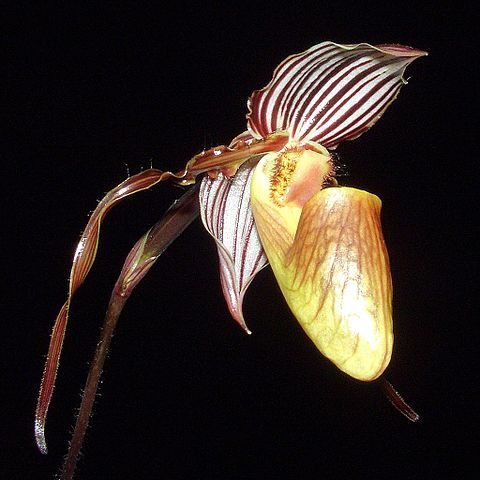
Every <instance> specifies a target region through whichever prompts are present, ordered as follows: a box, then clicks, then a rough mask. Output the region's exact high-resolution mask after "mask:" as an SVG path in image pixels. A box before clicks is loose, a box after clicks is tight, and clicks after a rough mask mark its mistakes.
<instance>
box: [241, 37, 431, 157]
mask: <svg viewBox="0 0 480 480" xmlns="http://www.w3.org/2000/svg"><path fill="white" fill-rule="evenodd" d="M423 55H426V52H423V51H421V50H415V49H413V48H410V47H405V46H402V45H378V46H372V45H368V44H366V43H360V44H358V45H339V44H336V43H333V42H323V43H320V44H318V45H316V46H314V47H312V48H310V49H308V50H307V51H305V52H303V53H299V54H296V55H291V56H290V57H288V58H287V59H285V60H284V61H283V62H282V63H281V64H280V65H279V66H278V67H277V68H276V70H275V71H274V74H273V78H272V80H271V81H270V83H269V84H268V85H267V86H266V87H264V88H263V89H261V90H256V91H254V92H253V94H252V95H251V97H250V99H249V102H248V108H249V113H248V115H247V119H248V128H249V130H250V131H251V133H252V134H253V136H254V137H256V138H263V137H265V136H267V135H268V134H269V133H271V132H275V131H276V130H287V131H289V132H290V135H291V137H292V139H293V140H296V141H297V142H300V143H305V142H308V141H312V140H313V141H315V142H318V143H320V144H322V145H323V146H324V147H326V148H335V147H336V146H337V145H338V144H339V143H340V142H341V141H343V140H352V139H354V138H356V137H358V136H359V135H361V134H362V133H363V132H364V131H365V130H368V129H369V128H370V127H371V126H372V125H373V124H374V123H375V122H376V121H377V120H378V119H379V118H380V116H381V115H382V114H383V112H384V111H385V109H386V108H387V107H388V105H390V103H392V101H393V100H394V99H395V97H396V96H397V94H398V92H399V90H400V88H401V86H402V85H403V84H405V83H406V81H405V79H404V78H403V77H402V75H403V73H404V71H405V68H406V67H407V66H408V65H409V64H410V63H411V62H413V61H414V60H415V59H416V58H418V57H421V56H423Z"/></svg>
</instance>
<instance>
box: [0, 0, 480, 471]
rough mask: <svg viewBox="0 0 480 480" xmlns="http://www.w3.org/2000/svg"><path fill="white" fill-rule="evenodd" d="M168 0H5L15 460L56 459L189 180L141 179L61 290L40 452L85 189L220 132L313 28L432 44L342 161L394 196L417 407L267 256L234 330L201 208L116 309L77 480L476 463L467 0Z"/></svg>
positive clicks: (87, 196)
mask: <svg viewBox="0 0 480 480" xmlns="http://www.w3.org/2000/svg"><path fill="white" fill-rule="evenodd" d="M119 3H120V2H119ZM175 5H176V6H175V7H173V6H171V8H169V7H167V6H164V7H163V8H159V7H157V8H154V7H145V6H139V5H138V4H137V3H136V2H132V3H126V2H122V6H118V4H117V3H116V2H113V3H110V2H103V3H102V6H92V7H89V6H86V4H83V5H82V6H78V7H71V6H70V7H66V6H65V4H58V5H56V6H51V7H50V8H49V9H48V10H47V9H45V8H44V7H43V6H39V7H35V8H34V9H32V8H31V7H27V4H25V5H22V4H16V6H15V8H14V9H13V8H12V9H11V11H9V12H8V14H9V15H8V16H7V21H6V22H5V23H6V29H7V33H8V34H7V35H6V36H5V41H4V42H3V45H4V46H5V47H6V53H7V61H6V63H5V65H6V68H7V69H6V74H5V76H4V78H6V81H7V90H6V92H7V98H6V102H5V106H6V109H5V110H4V113H5V116H4V119H5V120H6V122H5V125H6V127H7V128H6V129H5V132H6V139H7V140H6V142H4V143H5V144H6V146H7V147H8V148H7V150H6V153H5V156H4V158H5V159H6V161H5V162H4V166H3V167H2V168H3V186H4V188H3V189H2V190H3V191H2V193H4V195H5V196H4V200H3V202H2V204H3V205H2V206H3V207H4V214H3V220H2V223H3V229H2V230H3V235H2V236H3V239H4V241H2V243H3V244H4V246H3V253H4V255H3V256H2V257H3V261H2V263H3V272H4V275H3V277H4V278H3V282H2V283H3V284H4V287H3V288H2V290H3V293H4V295H2V296H3V300H2V304H3V305H2V306H3V308H4V310H5V311H4V313H3V315H2V326H3V328H2V338H3V342H2V343H3V347H2V353H3V354H5V358H4V359H2V361H3V365H2V372H3V373H2V408H1V415H2V420H1V422H2V428H1V434H0V435H1V436H0V440H1V445H0V455H1V457H2V458H1V465H0V469H1V470H3V472H2V473H3V475H2V476H3V477H4V478H9V479H25V478H39V479H49V478H53V476H54V474H55V472H56V471H57V469H58V466H59V465H60V463H61V459H62V455H63V454H64V453H65V451H66V447H67V441H68V434H69V431H70V430H71V426H72V425H73V421H74V412H75V409H76V408H77V407H78V404H79V392H80V389H81V387H82V386H83V383H84V380H85V377H86V373H87V370H88V362H89V359H90V357H91V354H92V352H93V349H94V346H95V342H96V336H97V332H98V328H99V325H100V323H101V320H102V317H103V313H104V311H105V308H106V304H107V301H108V297H109V292H110V288H111V286H112V285H113V283H114V281H115V279H116V275H117V274H118V272H119V270H120V268H121V266H122V263H123V259H124V257H125V255H126V254H127V253H128V251H129V249H130V246H131V245H132V244H133V242H134V241H135V240H136V239H137V238H138V237H139V236H140V235H141V234H142V233H143V232H144V231H145V230H146V229H147V228H148V227H149V226H150V225H151V224H153V223H154V222H155V221H157V220H158V218H159V217H160V215H161V214H162V212H163V211H164V210H165V209H166V208H167V207H168V205H169V204H170V202H171V201H172V200H173V199H174V198H177V197H178V196H179V194H180V191H179V189H178V188H177V187H173V186H169V185H162V186H160V187H156V188H154V189H153V190H152V191H149V192H144V193H141V194H138V195H136V196H135V197H132V198H130V199H128V200H127V201H125V202H124V203H123V204H122V205H121V206H119V207H117V208H116V209H115V210H113V211H112V213H111V215H110V216H109V218H108V220H107V221H106V222H105V224H104V227H102V238H101V245H100V249H99V255H98V261H97V263H96V264H95V266H94V268H93V270H92V272H91V274H90V277H89V278H88V281H87V282H86V284H85V285H84V287H83V288H82V289H81V290H80V291H79V293H78V296H77V297H76V299H75V302H74V304H73V306H72V311H71V318H70V324H69V328H68V331H67V338H66V341H65V348H64V354H63V359H62V364H61V368H60V371H59V376H58V385H57V388H56V391H55V395H54V398H53V402H52V405H51V409H50V416H49V419H48V425H47V441H48V444H49V448H50V452H49V455H48V456H46V457H44V456H42V455H41V454H40V453H38V451H37V450H36V448H35V445H34V440H33V412H34V407H35V400H36V393H37V389H38V386H39V382H40V378H41V373H42V369H43V362H44V356H45V354H46V351H47V347H48V342H49V336H50V330H51V326H52V322H53V320H54V318H55V316H56V314H57V310H58V309H59V307H60V306H61V304H62V303H63V301H64V299H65V294H66V290H67V276H68V272H69V268H70V261H71V257H72V254H73V251H74V248H75V244H76V241H77V240H78V238H79V234H80V232H81V230H82V228H83V226H84V225H85V223H86V220H87V218H88V214H89V212H90V211H91V210H92V209H93V208H94V207H95V205H96V201H97V200H98V199H100V198H101V197H102V195H103V193H104V192H106V191H107V190H109V189H110V188H112V187H113V186H114V185H116V184H117V183H119V182H120V181H122V180H123V179H124V178H125V177H126V175H127V169H128V170H129V171H130V173H136V172H138V171H140V170H141V169H142V168H148V167H149V166H150V165H153V166H154V167H157V168H161V169H163V168H168V169H177V168H180V167H181V166H183V164H184V163H185V161H186V160H187V159H188V158H189V157H190V156H192V155H193V154H195V153H197V152H199V151H201V150H202V149H203V148H205V147H207V148H208V147H211V146H214V145H217V144H221V143H225V142H228V141H229V140H230V139H231V138H232V137H233V136H234V135H236V134H237V133H239V132H241V131H243V130H244V128H245V113H246V99H247V97H248V95H249V94H250V93H251V91H252V90H253V89H255V88H259V87H262V86H264V85H265V84H266V83H267V82H268V81H269V79H270V77H271V73H272V70H273V68H274V67H275V66H276V65H277V64H278V63H279V62H280V61H281V60H282V59H284V58H285V57H286V56H287V55H289V54H291V53H296V52H299V51H302V50H304V49H306V48H308V47H310V46H312V45H314V44H316V43H319V42H321V41H323V40H333V41H336V42H339V43H341V42H344V43H355V42H369V43H372V44H375V43H395V42H398V43H404V44H409V45H412V46H415V47H417V48H421V49H425V50H428V51H429V52H430V56H429V57H427V58H423V59H420V60H418V61H416V62H415V63H414V64H413V65H412V66H411V67H410V68H409V70H408V76H409V77H411V80H410V83H409V85H408V86H406V87H405V88H404V89H403V90H402V92H401V93H400V96H399V99H398V100H397V101H396V102H395V103H394V104H393V105H392V106H391V107H390V109H389V110H388V111H387V113H386V114H385V115H384V117H383V118H382V120H381V121H380V122H379V124H378V125H376V126H375V127H374V128H373V129H372V130H371V131H370V132H368V133H366V134H365V135H364V136H362V137H361V138H359V139H358V140H356V141H354V142H351V143H347V144H344V145H342V146H341V147H340V148H339V149H338V153H339V155H340V161H341V163H343V164H345V165H346V167H345V173H346V176H345V177H344V178H342V179H341V180H342V183H344V184H347V185H352V186H356V187H358V188H363V189H366V190H369V191H371V192H373V193H376V194H377V195H378V196H380V198H381V199H382V200H383V205H384V206H383V225H384V232H385V236H386V240H387V243H388V246H389V251H390V256H391V263H392V273H393V278H394V287H395V298H394V309H395V310H394V319H395V333H396V344H395V351H394V355H393V359H392V362H391V366H390V367H389V369H388V371H387V377H388V378H389V379H390V380H391V381H392V383H394V384H395V385H396V386H397V388H398V389H399V390H400V391H401V392H402V393H403V395H404V396H405V398H406V399H407V400H408V401H410V403H411V404H412V405H413V406H414V407H415V408H416V409H417V410H418V411H419V412H420V413H421V415H422V419H421V421H420V422H419V423H418V424H411V423H409V422H408V421H407V420H406V419H404V418H403V417H402V416H401V415H399V414H398V413H397V412H396V411H394V410H393V409H392V408H391V407H390V406H389V404H388V402H387V401H386V400H385V399H384V398H383V396H382V394H381V392H380V390H379V388H378V386H377V385H369V384H362V383H360V382H357V381H354V380H352V379H350V378H347V377H346V376H345V375H343V374H342V373H341V372H340V371H338V370H337V369H336V368H335V367H334V366H333V365H331V364H330V363H329V362H328V361H327V360H325V359H324V358H323V357H322V356H321V355H320V354H319V353H318V352H317V351H316V349H315V347H314V346H313V345H312V344H311V343H310V341H309V340H308V339H307V338H306V336H305V335H304V334H303V332H302V331H301V329H300V327H299V326H298V325H297V323H296V321H295V319H294V318H293V317H292V315H291V314H290V313H289V311H288V310H287V308H286V304H285V302H284V300H283V299H282V297H281V295H280V293H279V291H278V288H277V287H276V284H275V282H274V279H273V276H272V274H271V273H270V271H268V270H265V271H263V272H262V273H261V274H259V275H258V277H257V278H256V279H255V281H254V284H253V285H252V286H251V288H250V290H249V292H248V294H247V298H246V301H245V314H246V318H247V322H248V324H249V326H250V328H251V329H252V330H253V332H254V334H253V335H252V336H250V337H247V336H246V335H244V334H243V332H242V331H241V330H240V328H239V327H238V326H237V325H236V324H235V323H234V322H233V320H231V319H230V318H229V315H228V312H227V309H226V306H225V304H224V301H223V298H222V295H221V292H220V287H219V283H218V278H217V258H216V252H215V249H214V245H213V243H212V241H211V239H210V238H209V237H208V235H207V234H206V232H205V231H204V230H203V229H202V227H201V226H200V224H198V223H196V224H194V225H193V226H192V227H191V228H190V229H189V230H188V231H187V232H186V233H185V235H184V236H183V237H181V238H180V239H179V240H178V241H177V242H176V243H175V244H174V245H173V246H172V247H171V248H170V249H169V250H168V251H167V252H166V253H165V255H164V256H163V257H162V258H161V259H160V260H159V261H158V263H157V264H156V266H155V267H154V269H153V270H152V271H151V272H150V273H149V275H148V276H147V277H146V279H145V280H144V281H143V282H142V283H141V284H140V286H139V287H138V288H137V290H136V291H135V293H134V294H133V296H132V298H131V300H130V301H129V303H128V305H127V307H126V310H125V312H124V315H123V316H122V319H121V322H120V324H119V327H118V331H117V333H116V335H115V338H114V341H113V345H112V350H111V353H110V356H109V358H108V361H107V365H106V371H105V375H104V383H103V384H102V385H101V388H100V395H99V398H98V401H97V403H96V406H95V412H94V415H93V419H92V422H91V428H90V430H89V432H88V437H87V441H86V445H85V448H84V458H83V459H82V461H81V464H80V467H79V471H78V478H79V479H97V478H118V479H123V478H126V479H130V478H132V479H133V478H135V479H137V478H138V479H144V478H145V479H146V478H160V479H172V480H180V479H182V480H183V479H202V480H208V479H270V478H278V477H283V478H302V479H313V478H322V479H325V478H375V479H384V478H385V479H386V478H389V479H392V478H394V479H396V478H398V479H400V478H402V479H410V478H412V479H413V478H422V479H430V478H431V479H436V478H439V477H440V476H442V475H444V476H446V477H447V478H468V477H469V476H471V475H473V474H469V473H468V472H469V471H470V467H471V465H472V464H473V460H474V458H473V454H474V451H475V449H476V448H478V443H477V442H478V435H477V434H476V431H475V428H474V421H473V414H474V412H475V409H476V404H474V401H473V400H474V398H473V395H474V388H473V386H474V383H475V377H476V367H477V364H476V356H475V355H474V354H475V350H476V336H475V334H474V332H473V331H472V329H473V326H474V325H475V323H476V321H477V319H478V313H477V310H476V309H475V308H474V306H473V303H474V300H475V297H474V290H473V283H474V280H475V279H476V278H477V276H478V274H477V273H476V272H477V270H476V268H475V266H474V255H473V251H474V249H475V241H476V238H477V237H475V236H474V235H473V227H472V226H471V225H474V224H475V222H474V220H473V216H474V215H475V213H476V209H477V207H476V203H475V202H474V197H473V195H472V190H473V186H474V179H475V178H476V177H475V174H474V167H473V165H474V164H473V162H471V159H472V157H473V158H475V150H474V147H473V142H472V140H473V127H471V126H470V123H472V122H473V123H475V122H476V117H474V116H473V115H472V114H471V112H472V109H471V105H472V102H473V100H474V89H473V86H474V85H475V82H476V77H474V68H473V66H474V65H475V63H476V60H475V59H476V54H474V51H473V45H474V44H475V34H476V31H474V29H473V28H471V26H472V24H473V21H472V16H473V11H471V10H469V9H468V8H467V7H460V5H454V6H450V7H441V6H439V5H437V4H436V3H433V2H432V5H430V6H429V5H426V6H423V7H420V6H418V5H406V4H405V5H401V4H399V2H395V6H394V7H388V8H387V7H382V8H373V7H369V8H366V7H362V6H360V5H356V6H355V7H349V6H348V5H346V4H344V3H342V2H338V5H337V6H335V7H332V6H331V5H328V4H326V3H322V2H314V4H313V5H312V4H305V3H303V2H298V3H295V4H291V5H280V4H277V5H276V6H275V7H272V8H267V7H265V6H259V5H256V6H252V5H247V4H242V3H238V4H237V5H236V6H232V7H225V6H224V5H223V3H222V2H218V3H216V2H205V4H202V2H199V3H195V2H186V3H183V4H180V3H178V2H177V3H176V4H175ZM10 13H11V16H10ZM10 30H11V32H10ZM477 40H478V39H477ZM469 45H470V46H469ZM5 187H6V188H5ZM477 393H478V392H477ZM477 399H478V395H477Z"/></svg>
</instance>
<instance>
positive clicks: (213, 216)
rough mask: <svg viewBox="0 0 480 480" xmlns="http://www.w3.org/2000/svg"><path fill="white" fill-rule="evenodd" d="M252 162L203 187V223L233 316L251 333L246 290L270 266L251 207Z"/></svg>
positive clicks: (201, 198) (212, 180)
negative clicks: (212, 242) (214, 249)
mask: <svg viewBox="0 0 480 480" xmlns="http://www.w3.org/2000/svg"><path fill="white" fill-rule="evenodd" d="M252 171H253V169H252V164H251V163H246V164H244V165H243V166H242V167H240V169H239V170H238V172H237V174H236V175H235V177H234V178H232V179H229V178H227V177H226V176H225V175H223V174H219V175H218V176H217V178H215V179H212V178H208V177H206V178H205V179H204V180H203V181H202V184H201V187H200V213H201V217H202V221H203V224H204V225H205V228H206V229H207V230H208V232H209V233H210V235H212V237H213V238H214V239H215V242H216V244H217V250H218V258H219V261H220V282H221V285H222V290H223V294H224V296H225V300H226V302H227V305H228V308H229V310H230V313H231V315H232V317H233V318H234V319H235V320H236V321H237V322H238V323H239V324H240V325H241V326H242V328H244V329H245V330H246V331H247V333H250V331H249V329H248V327H247V325H246V324H245V320H244V318H243V313H242V303H243V297H244V295H245V292H246V290H247V288H248V286H249V285H250V283H251V281H252V280H253V278H254V277H255V275H256V274H257V273H258V272H259V271H260V270H261V269H262V268H263V267H265V265H267V258H266V256H265V254H264V252H263V248H262V244H261V243H260V239H259V238H258V234H257V230H256V228H255V223H254V221H253V215H252V211H251V208H250V182H251V177H252Z"/></svg>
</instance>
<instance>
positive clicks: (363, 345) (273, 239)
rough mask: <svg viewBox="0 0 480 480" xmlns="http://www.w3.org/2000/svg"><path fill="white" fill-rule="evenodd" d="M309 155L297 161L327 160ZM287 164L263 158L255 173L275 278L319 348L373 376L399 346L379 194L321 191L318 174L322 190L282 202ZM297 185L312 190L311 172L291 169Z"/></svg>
mask: <svg viewBox="0 0 480 480" xmlns="http://www.w3.org/2000/svg"><path fill="white" fill-rule="evenodd" d="M306 155H309V157H306V158H303V155H302V156H301V157H300V158H301V160H300V161H297V162H298V163H301V161H302V160H305V162H306V163H307V165H308V164H310V163H311V162H312V161H315V160H316V161H318V162H320V163H319V164H320V165H321V157H320V156H318V157H312V155H317V154H312V153H311V152H308V153H307V154H306ZM310 157H312V158H310ZM285 163H286V160H284V159H283V160H278V159H274V157H273V156H272V155H270V156H265V157H264V158H263V159H262V161H261V162H260V163H259V165H258V166H257V168H256V170H255V174H254V177H253V179H252V196H251V202H252V210H253V213H254V217H255V223H256V225H257V229H258V232H259V235H260V238H261V240H262V244H263V247H264V249H265V252H266V254H267V256H268V259H269V262H270V264H271V266H272V269H273V272H274V274H275V277H276V279H277V281H278V284H279V286H280V288H281V290H282V293H283V295H284V297H285V299H286V301H287V303H288V305H289V307H290V309H291V310H292V312H293V314H294V315H295V317H296V318H297V320H298V321H299V323H300V325H301V326H302V327H303V329H304V330H305V332H306V333H307V335H308V336H309V337H310V338H311V339H312V341H313V342H314V343H315V345H316V346H317V348H318V349H319V350H320V351H321V352H322V353H323V354H324V355H325V356H326V357H328V358H329V359H330V360H331V361H332V362H334V363H335V364H336V365H337V366H338V367H339V368H340V369H341V370H343V371H344V372H346V373H348V374H349V375H351V376H353V377H355V378H358V379H360V380H373V379H375V378H377V377H378V376H379V375H380V374H381V373H382V372H383V370H384V369H385V368H386V366H387V365H388V362H389V360H390V356H391V351H392V344H393V333H392V305H391V302H392V286H391V278H390V269H389V262H388V255H387V251H386V247H385V242H384V240H383V235H382V230H381V225H380V204H381V203H380V200H379V199H378V198H377V197H375V196H374V195H371V194H369V193H367V192H364V191H361V190H356V189H352V188H347V187H332V188H325V189H322V177H321V176H318V180H317V191H316V193H314V194H313V195H312V196H311V198H310V199H308V200H307V201H305V202H304V203H303V202H300V203H299V202H298V198H297V196H296V195H293V196H290V198H289V196H288V193H287V196H286V198H285V201H284V202H281V201H278V199H277V197H276V196H275V195H272V187H275V185H276V184H275V181H274V174H275V168H276V165H278V164H282V165H283V166H285ZM296 168H297V169H298V168H299V167H298V166H297V167H296ZM272 172H273V174H272ZM307 173H309V172H307ZM295 183H297V184H298V185H297V186H299V187H301V186H303V185H305V186H306V187H307V189H308V188H309V189H313V188H314V186H312V185H311V175H310V174H307V175H298V177H295V175H293V176H292V183H290V184H289V193H291V192H292V188H293V186H294V184H295Z"/></svg>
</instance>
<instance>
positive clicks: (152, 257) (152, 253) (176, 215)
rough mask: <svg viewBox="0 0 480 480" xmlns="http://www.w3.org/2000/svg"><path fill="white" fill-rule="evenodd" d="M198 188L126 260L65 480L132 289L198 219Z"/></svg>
mask: <svg viewBox="0 0 480 480" xmlns="http://www.w3.org/2000/svg"><path fill="white" fill-rule="evenodd" d="M199 186H200V185H199V184H197V185H195V186H194V187H192V188H191V189H190V190H188V191H187V192H186V193H184V194H183V196H182V197H180V198H179V199H178V200H177V201H175V202H174V203H173V204H172V205H171V207H170V208H169V209H168V211H167V212H166V213H165V214H164V215H163V217H162V218H161V219H160V220H159V221H158V222H157V223H156V224H155V225H154V226H153V227H152V228H151V229H150V230H148V232H146V233H145V234H144V235H143V236H142V237H141V238H140V239H139V240H138V241H137V242H136V243H135V245H134V247H133V248H132V250H131V251H130V253H129V254H128V256H127V258H126V259H125V263H124V265H123V268H122V271H121V273H120V275H119V277H118V279H117V282H116V283H115V287H114V289H113V292H112V295H111V298H110V303H109V305H108V310H107V314H106V315H105V320H104V323H103V326H102V329H101V332H100V338H99V340H98V342H97V348H96V350H95V355H94V357H93V360H92V362H91V363H90V370H89V372H88V377H87V381H86V383H85V388H84V389H83V393H82V402H81V405H80V409H79V411H78V416H77V420H76V422H75V429H74V431H73V435H72V439H71V441H70V446H69V448H68V454H67V456H66V459H65V463H64V465H63V470H62V476H61V478H62V479H70V478H72V477H73V473H74V471H75V467H76V464H77V459H78V455H79V453H80V450H81V447H82V444H83V439H84V436H85V432H86V430H87V427H88V423H89V419H90V416H91V413H92V407H93V402H94V400H95V397H96V393H97V388H98V383H99V381H100V376H101V373H102V370H103V365H104V363H105V359H106V356H107V353H108V349H109V345H110V342H111V339H112V336H113V333H114V331H115V327H116V324H117V322H118V319H119V317H120V314H121V313H122V310H123V308H124V306H125V303H126V301H127V299H128V298H129V297H130V294H131V293H132V291H133V289H134V288H135V287H136V286H137V285H138V283H139V282H140V281H141V280H142V278H144V277H145V275H146V274H147V272H148V271H149V270H150V268H151V267H152V265H153V264H154V263H155V262H156V260H158V258H159V257H160V256H161V255H162V253H163V252H164V251H165V250H166V248H167V247H168V246H169V245H170V244H171V243H172V242H173V241H174V240H175V239H176V238H177V237H178V236H179V235H180V234H181V233H182V232H183V231H184V230H185V229H186V228H187V227H188V226H189V225H190V223H192V221H193V220H195V219H196V218H197V217H198V214H199V210H198V190H199Z"/></svg>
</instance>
